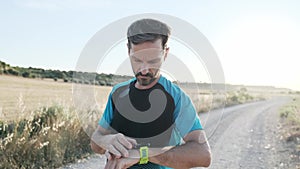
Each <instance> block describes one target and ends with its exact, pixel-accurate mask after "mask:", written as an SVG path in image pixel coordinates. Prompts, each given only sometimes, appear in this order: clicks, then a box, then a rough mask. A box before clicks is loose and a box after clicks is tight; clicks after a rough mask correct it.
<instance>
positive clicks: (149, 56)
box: [128, 39, 168, 86]
mask: <svg viewBox="0 0 300 169" xmlns="http://www.w3.org/2000/svg"><path fill="white" fill-rule="evenodd" d="M167 50H168V49H165V50H164V49H163V48H162V45H161V39H158V40H156V41H154V42H144V43H141V44H137V45H134V44H132V45H131V49H130V50H129V51H128V54H129V56H130V62H131V66H132V69H133V72H134V74H135V76H136V78H137V82H138V83H139V85H142V86H147V85H149V84H151V83H152V82H153V81H155V79H157V78H158V77H159V75H160V73H159V69H160V67H161V65H162V62H163V61H164V59H165V57H166V56H167V52H168V51H167Z"/></svg>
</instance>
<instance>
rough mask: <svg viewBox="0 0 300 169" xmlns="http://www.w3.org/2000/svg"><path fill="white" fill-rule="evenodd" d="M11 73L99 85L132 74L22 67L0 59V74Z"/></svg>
mask: <svg viewBox="0 0 300 169" xmlns="http://www.w3.org/2000/svg"><path fill="white" fill-rule="evenodd" d="M1 74H5V75H13V76H20V77H24V78H39V79H44V78H50V79H53V80H54V81H58V80H62V81H64V82H66V83H67V82H72V83H82V84H93V85H101V86H113V85H115V84H117V83H120V82H123V81H126V80H128V79H131V78H132V76H121V75H113V74H104V73H101V74H99V73H96V72H77V71H60V70H51V69H42V68H33V67H29V68H24V67H19V66H11V65H9V64H7V63H5V62H2V61H0V75H1Z"/></svg>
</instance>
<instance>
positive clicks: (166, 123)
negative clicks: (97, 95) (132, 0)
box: [91, 19, 211, 169]
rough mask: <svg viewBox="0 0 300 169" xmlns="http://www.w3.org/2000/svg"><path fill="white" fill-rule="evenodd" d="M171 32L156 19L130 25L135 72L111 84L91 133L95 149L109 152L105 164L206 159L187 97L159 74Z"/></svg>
mask: <svg viewBox="0 0 300 169" xmlns="http://www.w3.org/2000/svg"><path fill="white" fill-rule="evenodd" d="M169 36H170V28H169V27H168V26H167V25H166V24H165V23H162V22H160V21H157V20H154V19H142V20H138V21H136V22H134V23H132V24H131V25H130V26H129V28H128V31H127V38H128V44H127V47H128V55H129V57H130V62H131V66H132V69H133V72H134V74H135V78H134V79H131V80H129V81H127V82H124V83H121V84H118V85H116V86H114V88H113V89H112V91H111V93H110V95H109V98H108V103H107V105H106V109H105V111H104V114H103V116H102V118H101V120H100V121H99V126H98V128H97V130H96V131H95V132H94V133H93V135H92V138H91V147H92V149H93V151H95V152H96V153H101V154H104V153H105V154H106V156H107V159H108V161H107V164H106V166H105V168H108V169H115V168H116V169H119V168H120V169H123V168H132V169H134V168H145V169H146V168H180V169H183V168H191V167H197V166H201V167H208V166H209V165H210V162H211V153H210V147H209V144H208V142H207V139H206V136H205V132H204V131H203V128H202V126H201V123H200V120H199V118H198V116H197V113H196V110H195V108H194V106H193V104H192V102H191V100H190V98H189V97H188V96H187V95H186V94H185V93H184V92H183V91H182V90H181V89H180V88H179V87H178V86H176V85H175V84H173V83H172V82H170V81H169V80H167V79H166V78H165V77H163V76H162V75H161V74H160V68H161V65H162V63H163V62H164V61H165V60H166V58H167V56H168V52H169V47H167V41H168V38H169ZM174 66H175V65H174Z"/></svg>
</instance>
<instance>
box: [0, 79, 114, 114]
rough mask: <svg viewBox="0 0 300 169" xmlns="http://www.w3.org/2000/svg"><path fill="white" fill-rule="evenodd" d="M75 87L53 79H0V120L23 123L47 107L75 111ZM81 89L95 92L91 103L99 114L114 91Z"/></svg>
mask: <svg viewBox="0 0 300 169" xmlns="http://www.w3.org/2000/svg"><path fill="white" fill-rule="evenodd" d="M73 87H74V86H73V84H72V83H64V82H59V81H58V82H55V81H53V80H52V79H44V80H41V79H28V78H22V77H15V76H6V75H0V93H1V94H0V119H1V120H16V119H23V118H24V117H28V116H29V114H30V113H31V112H32V111H35V110H37V109H38V108H40V107H45V106H46V107H49V106H52V105H60V106H64V107H74V93H73V92H72V88H73ZM82 88H93V91H94V93H93V95H94V96H93V97H92V98H91V99H94V100H95V102H96V103H97V106H98V107H97V108H99V110H103V107H104V105H105V104H106V100H107V96H108V94H109V92H110V90H111V87H102V86H91V85H82ZM94 108H95V107H94Z"/></svg>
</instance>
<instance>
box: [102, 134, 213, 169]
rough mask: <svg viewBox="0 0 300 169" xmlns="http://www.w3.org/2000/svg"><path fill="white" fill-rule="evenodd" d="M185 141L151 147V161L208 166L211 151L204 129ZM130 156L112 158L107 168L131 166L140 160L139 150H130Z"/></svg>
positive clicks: (177, 165)
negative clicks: (162, 146)
mask: <svg viewBox="0 0 300 169" xmlns="http://www.w3.org/2000/svg"><path fill="white" fill-rule="evenodd" d="M184 141H185V143H184V144H182V145H180V146H176V147H164V148H149V151H148V152H149V155H148V156H149V161H150V162H152V163H155V164H158V165H162V166H167V167H171V168H180V169H184V168H192V167H208V166H209V165H210V163H211V151H210V147H209V144H208V141H207V139H206V136H205V132H204V131H203V130H194V131H191V132H190V133H188V134H187V135H186V136H185V137H184ZM129 151H130V155H129V157H128V158H120V159H115V158H113V159H111V160H109V161H108V164H107V165H106V168H119V167H120V168H123V167H124V166H126V167H129V166H132V165H133V164H135V163H137V162H138V161H139V158H140V155H139V151H138V150H129Z"/></svg>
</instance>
